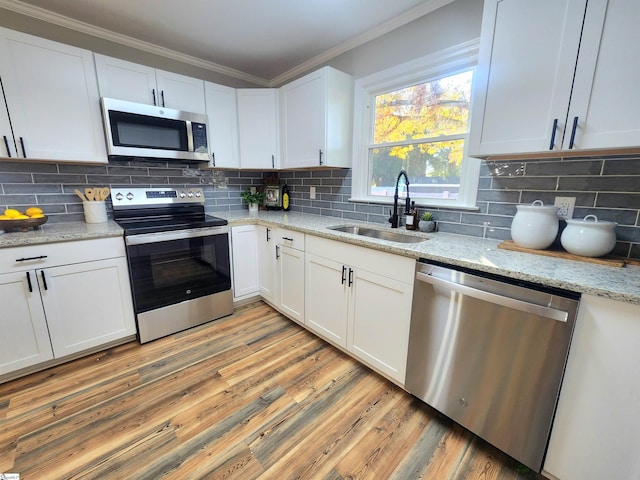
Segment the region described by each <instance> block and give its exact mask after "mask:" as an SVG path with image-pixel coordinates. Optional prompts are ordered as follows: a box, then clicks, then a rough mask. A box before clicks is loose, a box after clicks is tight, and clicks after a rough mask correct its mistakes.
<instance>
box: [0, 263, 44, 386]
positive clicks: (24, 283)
mask: <svg viewBox="0 0 640 480" xmlns="http://www.w3.org/2000/svg"><path fill="white" fill-rule="evenodd" d="M27 276H29V277H27ZM0 302H1V303H2V315H0V331H2V340H1V345H0V375H2V374H5V373H9V372H13V371H15V370H19V369H21V368H25V367H30V366H31V365H35V364H37V363H41V362H44V361H46V360H51V359H52V358H53V351H52V350H51V343H50V342H49V331H48V330H47V322H46V320H45V316H44V311H43V310H42V303H41V302H40V292H39V290H38V282H37V281H36V278H35V272H33V271H29V272H19V273H7V274H4V275H0Z"/></svg>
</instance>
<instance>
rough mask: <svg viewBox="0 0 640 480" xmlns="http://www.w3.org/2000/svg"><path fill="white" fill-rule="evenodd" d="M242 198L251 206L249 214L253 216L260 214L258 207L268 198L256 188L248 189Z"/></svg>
mask: <svg viewBox="0 0 640 480" xmlns="http://www.w3.org/2000/svg"><path fill="white" fill-rule="evenodd" d="M240 196H241V197H242V201H243V202H244V203H246V204H247V205H249V213H251V214H256V213H258V205H260V204H262V202H264V199H265V198H266V197H267V195H266V194H265V193H264V192H263V191H260V190H257V189H255V188H253V189H251V188H247V189H246V190H245V191H244V192H242V194H241V195H240Z"/></svg>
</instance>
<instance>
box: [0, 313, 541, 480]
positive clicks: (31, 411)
mask: <svg viewBox="0 0 640 480" xmlns="http://www.w3.org/2000/svg"><path fill="white" fill-rule="evenodd" d="M0 472H15V473H20V474H21V480H26V479H47V480H48V479H72V478H95V479H136V480H137V479H161V478H162V479H165V478H166V479H169V478H170V479H201V478H206V479H239V480H248V479H279V480H285V479H294V478H305V479H327V480H339V479H342V480H347V479H349V480H356V479H376V480H381V479H392V478H393V479H401V480H411V479H418V478H423V479H434V480H442V479H478V480H489V479H538V480H539V479H542V478H544V477H541V476H539V475H536V474H533V473H526V472H525V473H521V472H519V471H518V464H517V462H515V461H514V460H512V459H510V458H509V457H507V456H506V455H504V454H502V453H501V452H499V451H498V450H496V449H494V448H493V447H491V446H490V445H488V444H486V443H485V442H483V441H481V440H479V439H478V438H476V437H474V436H473V435H471V434H470V433H468V432H466V431H465V430H464V429H462V428H460V427H459V426H457V425H456V424H454V423H452V422H451V421H450V420H448V419H447V418H445V417H443V416H441V415H440V414H438V413H437V412H435V411H434V410H432V409H431V408H429V407H428V406H426V405H424V404H423V403H422V402H420V401H418V400H417V399H415V398H413V397H412V396H411V395H409V394H408V393H406V392H404V391H403V390H402V389H400V388H398V387H397V386H395V385H393V384H392V383H390V382H389V381H387V380H385V379H383V378H382V377H380V376H379V375H377V374H376V373H374V372H372V371H371V370H369V369H368V368H366V367H364V366H362V365H360V364H359V363H358V362H356V361H354V360H352V359H351V358H349V357H348V356H347V355H346V354H344V353H342V352H341V351H339V350H337V349H335V348H333V347H332V346H330V345H328V344H327V343H326V342H324V341H322V340H321V339H319V338H317V337H315V336H314V335H312V334H310V333H308V332H307V331H306V330H304V329H303V328H301V327H300V326H298V325H296V324H295V323H293V322H291V321H290V320H288V319H286V318H285V317H283V316H281V315H280V314H278V313H277V312H276V311H274V310H273V309H272V308H270V307H269V306H267V305H265V304H264V303H262V302H256V303H252V304H250V305H245V306H243V307H240V308H238V309H237V310H236V312H235V313H234V314H233V315H231V316H229V317H226V318H224V319H221V320H218V321H216V322H212V323H209V324H207V325H204V326H201V327H198V328H194V329H191V330H189V331H186V332H182V333H180V334H177V335H173V336H170V337H167V338H164V339H160V340H157V341H155V342H151V343H148V344H145V345H139V344H138V343H136V342H132V343H129V344H126V345H123V346H120V347H117V348H113V349H110V350H107V351H104V352H101V353H98V354H94V355H90V356H88V357H85V358H82V359H79V360H75V361H73V362H70V363H67V364H64V365H61V366H58V367H55V368H51V369H49V370H46V371H43V372H39V373H35V374H32V375H29V376H27V377H24V378H21V379H18V380H14V381H12V382H8V383H5V384H2V385H0Z"/></svg>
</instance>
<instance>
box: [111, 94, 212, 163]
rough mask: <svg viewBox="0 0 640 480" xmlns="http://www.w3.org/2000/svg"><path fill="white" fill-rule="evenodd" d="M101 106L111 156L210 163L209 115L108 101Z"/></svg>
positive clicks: (122, 101)
mask: <svg viewBox="0 0 640 480" xmlns="http://www.w3.org/2000/svg"><path fill="white" fill-rule="evenodd" d="M101 104H102V117H103V122H104V130H105V137H106V140H107V153H108V154H109V155H115V156H126V157H150V158H171V159H180V160H202V161H208V160H209V147H208V137H207V116H206V115H202V114H200V113H190V112H183V111H181V110H174V109H171V108H165V107H156V106H154V105H144V104H140V103H133V102H126V101H124V100H116V99H113V98H105V97H103V98H102V99H101Z"/></svg>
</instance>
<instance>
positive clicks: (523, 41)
mask: <svg viewBox="0 0 640 480" xmlns="http://www.w3.org/2000/svg"><path fill="white" fill-rule="evenodd" d="M639 15H640V3H639V2H629V1H625V0H610V1H609V2H608V3H607V2H588V5H587V2H586V0H544V1H537V2H530V1H527V0H491V1H487V2H485V10H484V16H483V24H482V38H481V45H480V58H479V61H478V69H477V73H476V78H475V97H474V103H473V117H472V121H471V131H470V140H469V153H470V155H472V156H478V157H490V156H499V155H502V156H504V157H507V158H508V156H509V155H514V156H516V155H519V154H520V155H521V154H540V155H542V156H556V155H558V153H562V154H564V155H566V154H584V153H585V150H598V149H616V148H628V147H638V146H640V118H638V117H637V111H638V107H640V99H639V98H635V97H634V96H633V95H629V92H630V91H634V89H635V86H636V85H637V84H638V83H639V82H640V61H639V60H638V59H637V58H636V56H633V55H628V49H629V46H630V45H635V44H637V42H638V41H640V32H639V31H638V29H637V28H636V25H635V24H634V19H637V18H638V16H639ZM583 27H584V28H583ZM625 53H627V54H625ZM574 74H575V80H574Z"/></svg>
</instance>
